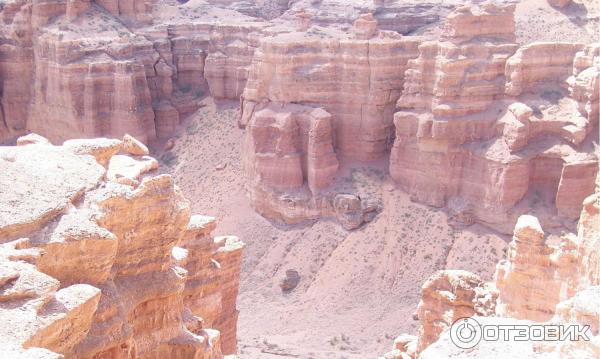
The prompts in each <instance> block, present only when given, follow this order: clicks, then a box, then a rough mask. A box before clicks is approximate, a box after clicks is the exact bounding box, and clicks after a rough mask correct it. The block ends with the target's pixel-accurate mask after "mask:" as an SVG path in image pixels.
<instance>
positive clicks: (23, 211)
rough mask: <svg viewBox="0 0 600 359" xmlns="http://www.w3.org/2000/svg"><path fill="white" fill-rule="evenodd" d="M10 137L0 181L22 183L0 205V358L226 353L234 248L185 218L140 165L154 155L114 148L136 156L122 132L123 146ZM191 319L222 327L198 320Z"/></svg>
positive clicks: (177, 197)
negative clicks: (12, 139) (12, 140)
mask: <svg viewBox="0 0 600 359" xmlns="http://www.w3.org/2000/svg"><path fill="white" fill-rule="evenodd" d="M18 142H19V146H18V147H3V148H1V149H0V168H1V169H2V173H3V174H6V175H3V176H0V182H2V181H11V182H12V181H16V183H19V184H20V185H18V186H11V187H12V190H11V191H3V192H2V197H3V198H2V201H0V202H1V203H2V204H3V206H0V213H1V214H2V215H1V216H0V218H2V221H0V243H3V244H2V245H0V247H1V248H0V285H2V290H1V291H0V302H1V303H2V310H0V322H1V323H4V324H5V325H1V326H0V328H2V329H0V336H1V337H2V338H3V340H4V343H5V345H4V346H3V348H2V349H0V353H2V356H6V355H8V356H7V357H17V356H18V355H33V353H34V352H32V350H33V351H36V350H37V351H39V352H40V353H44V355H46V357H49V358H50V357H53V356H52V355H51V354H52V353H54V354H56V355H58V354H62V355H64V356H65V357H72V358H75V357H76V358H92V357H94V358H98V357H111V358H113V357H128V358H141V357H144V358H162V357H167V356H168V357H172V358H192V357H194V358H206V359H208V358H217V357H221V356H222V353H234V352H235V351H236V322H237V309H236V297H237V290H238V285H239V272H240V264H241V252H242V248H243V243H242V242H240V241H239V240H237V239H236V238H235V237H224V238H215V239H213V238H212V237H211V236H210V232H211V231H212V229H214V227H215V223H214V220H212V219H210V220H205V219H204V218H205V217H201V216H192V217H191V218H190V212H189V211H190V210H189V203H188V202H187V201H186V200H185V198H183V196H182V195H181V193H180V191H179V189H178V188H177V186H175V184H174V183H173V180H172V178H171V176H169V175H155V174H153V173H152V172H153V170H154V169H155V168H156V166H146V165H144V164H145V163H146V162H150V163H152V162H153V163H155V162H156V161H155V160H154V159H151V158H149V157H147V156H144V157H142V158H141V159H139V158H138V159H137V160H134V159H132V158H131V157H128V156H126V155H117V154H116V153H117V152H118V151H119V150H120V149H121V148H123V149H125V150H127V151H130V152H135V153H136V154H140V153H145V151H143V148H142V146H143V145H141V144H140V143H138V141H137V140H136V139H135V138H131V137H130V136H127V137H126V141H124V142H125V144H123V143H122V142H121V141H115V140H107V139H93V140H71V141H67V143H66V144H65V145H63V146H52V145H51V144H50V143H49V142H48V141H47V140H46V139H44V138H42V137H40V136H32V135H30V136H27V138H23V139H20V140H19V141H18ZM122 146H123V147H122ZM125 159H130V160H131V161H134V163H133V164H132V163H129V162H127V161H126V160H125ZM135 161H138V162H135ZM123 163H125V164H124V165H122V164H123ZM137 163H141V165H137ZM40 167H46V170H44V171H39V168H40ZM124 178H127V181H125V180H123V179H124ZM0 185H1V186H2V188H8V187H9V185H8V183H0ZM21 186H26V188H27V191H23V188H25V187H23V188H21ZM9 203H14V204H18V205H9ZM182 253H183V254H182ZM184 268H185V269H184ZM81 283H84V284H81ZM213 302H214V303H216V304H217V305H214V306H210V305H206V304H207V303H213ZM199 315H202V317H204V318H206V319H205V320H204V325H206V326H213V327H216V328H218V329H219V330H220V331H221V333H222V334H219V331H216V330H211V329H208V328H207V327H202V325H198V323H202V322H203V320H202V319H201V318H200V317H199ZM7 323H13V324H10V325H6V324H7ZM15 324H16V325H15ZM31 348H33V349H31ZM41 348H44V349H46V351H43V350H42V349H41ZM5 354H6V355H5Z"/></svg>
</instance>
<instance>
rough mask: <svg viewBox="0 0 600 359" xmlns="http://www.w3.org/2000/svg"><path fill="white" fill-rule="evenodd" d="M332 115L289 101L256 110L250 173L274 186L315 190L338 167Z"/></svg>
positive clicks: (250, 139)
mask: <svg viewBox="0 0 600 359" xmlns="http://www.w3.org/2000/svg"><path fill="white" fill-rule="evenodd" d="M332 136H333V133H332V128H331V115H330V114H329V113H327V112H326V111H324V110H322V109H320V108H309V107H302V106H297V105H296V106H294V105H288V106H286V107H283V108H281V109H280V108H277V106H269V107H266V108H264V109H262V110H260V111H256V112H255V113H254V116H253V117H252V119H251V120H250V123H249V125H248V145H249V148H250V151H249V152H247V156H248V157H247V158H246V159H244V162H245V163H246V164H247V166H248V167H249V168H248V173H249V174H250V175H252V174H253V175H254V176H256V179H255V180H254V182H256V181H258V182H259V183H260V184H264V185H265V186H267V187H271V188H273V189H274V190H286V189H294V188H298V187H301V186H302V185H303V184H304V183H305V182H306V183H307V185H308V187H309V188H310V190H311V191H312V192H313V193H314V194H316V193H318V191H319V190H321V189H323V188H326V187H327V186H328V185H329V183H330V182H331V180H332V179H333V177H334V175H335V173H336V172H337V169H338V161H337V157H336V155H335V152H334V151H333V137H332Z"/></svg>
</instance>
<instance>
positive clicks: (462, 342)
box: [450, 318, 481, 349]
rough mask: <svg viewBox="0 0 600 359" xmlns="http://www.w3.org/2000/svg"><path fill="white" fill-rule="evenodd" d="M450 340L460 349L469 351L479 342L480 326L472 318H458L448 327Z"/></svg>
mask: <svg viewBox="0 0 600 359" xmlns="http://www.w3.org/2000/svg"><path fill="white" fill-rule="evenodd" d="M450 339H451V340H452V343H454V345H456V346H457V347H459V348H461V349H471V348H473V347H475V346H476V345H477V344H478V343H479V341H480V340H481V325H479V323H478V322H477V321H476V320H475V319H473V318H460V319H458V320H457V321H455V322H454V323H453V324H452V327H450Z"/></svg>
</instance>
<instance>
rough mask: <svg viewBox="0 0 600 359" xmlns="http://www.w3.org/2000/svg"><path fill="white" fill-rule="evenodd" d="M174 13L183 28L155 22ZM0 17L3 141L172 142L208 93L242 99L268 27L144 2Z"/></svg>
mask: <svg viewBox="0 0 600 359" xmlns="http://www.w3.org/2000/svg"><path fill="white" fill-rule="evenodd" d="M209 6H210V5H205V6H201V7H200V8H199V9H196V11H201V12H202V11H205V9H206V8H207V7H209ZM107 11H108V13H107ZM173 11H175V12H179V16H180V17H181V18H189V20H190V21H189V22H186V23H181V22H180V21H174V19H175V18H173V17H170V18H166V17H162V16H161V15H162V12H165V13H170V12H173ZM0 16H1V17H2V19H3V22H4V26H3V28H2V29H1V30H0V38H1V39H2V43H3V46H2V49H0V54H1V55H2V56H1V58H2V60H0V78H1V79H2V87H1V91H0V104H1V106H2V111H0V141H6V140H9V139H11V138H13V137H15V136H17V135H20V134H23V133H25V132H27V131H28V130H29V131H36V132H38V133H42V134H43V135H45V136H46V137H48V138H50V139H51V140H53V141H58V142H62V141H64V140H66V139H69V138H76V137H88V138H90V137H98V136H108V137H120V136H123V135H124V134H125V133H131V134H133V135H135V136H136V137H138V138H140V139H141V140H143V141H145V142H147V141H151V140H154V139H156V138H157V137H159V138H164V137H169V136H171V135H172V134H173V133H174V131H175V129H176V127H177V126H178V125H179V124H180V122H181V120H182V119H183V118H184V117H186V116H188V115H190V114H191V113H193V112H194V111H195V110H196V109H197V108H198V103H197V100H198V99H199V98H201V97H203V96H205V94H208V93H210V94H211V95H212V96H214V97H215V98H226V99H238V98H239V96H240V94H241V93H242V91H243V88H244V86H245V82H246V78H247V67H248V66H249V65H250V62H251V58H252V55H253V52H254V48H255V47H256V46H257V45H258V44H257V41H258V40H257V39H256V34H257V33H260V31H261V30H262V28H263V27H264V26H265V24H264V23H262V22H259V21H255V20H256V19H250V18H245V17H243V16H242V15H241V14H239V13H235V12H234V13H233V16H234V18H235V19H237V21H235V20H234V21H232V23H231V24H230V23H228V22H224V23H221V24H214V22H213V21H212V20H211V19H210V17H209V16H204V17H199V16H197V15H195V14H188V10H187V9H186V8H184V7H177V6H175V5H173V4H160V3H156V4H150V3H147V2H143V1H142V2H135V1H134V2H122V1H113V2H111V1H100V2H89V1H87V2H86V1H70V0H69V1H58V2H52V3H49V2H41V3H40V2H33V3H32V2H30V1H17V2H12V3H10V4H9V5H8V6H5V7H3V8H2V9H1V10H0ZM31 84H33V85H31Z"/></svg>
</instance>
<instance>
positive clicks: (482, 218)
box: [390, 2, 598, 232]
mask: <svg viewBox="0 0 600 359" xmlns="http://www.w3.org/2000/svg"><path fill="white" fill-rule="evenodd" d="M514 29H515V22H514V5H495V4H493V3H490V2H486V3H483V4H481V5H480V6H477V7H462V8H458V9H457V10H455V11H454V12H453V13H452V14H450V15H449V16H448V19H447V21H446V23H445V26H444V27H443V29H442V34H441V36H440V41H437V42H425V43H423V44H422V45H420V46H419V53H420V54H419V57H418V58H416V59H414V60H411V61H410V62H409V69H408V70H407V71H406V75H405V85H404V90H403V93H402V96H401V97H400V99H399V100H398V107H399V108H400V109H401V111H399V112H397V113H396V114H395V115H394V124H395V130H396V136H395V142H394V146H393V148H392V150H391V157H390V174H391V176H392V178H394V180H395V181H396V182H397V183H398V184H399V185H400V187H401V188H402V189H404V190H406V191H408V192H409V193H410V194H411V196H412V198H414V199H415V200H418V201H420V202H424V203H427V204H429V205H433V206H448V207H449V209H450V211H451V212H456V214H460V217H462V218H470V219H469V220H468V222H469V223H470V222H472V221H479V222H482V223H485V224H487V225H490V226H492V227H494V228H496V229H499V230H501V231H505V232H509V231H510V228H511V227H512V226H513V224H514V222H515V221H516V217H517V216H516V212H518V211H520V210H519V209H515V207H519V208H521V207H527V206H531V205H535V203H534V202H537V201H543V202H544V203H545V206H547V207H550V208H554V213H557V214H558V215H560V216H564V217H567V218H571V219H575V218H577V216H578V214H579V212H580V210H581V202H582V200H583V199H584V198H585V197H586V196H587V195H589V194H590V193H592V191H593V186H594V179H595V177H596V173H597V158H596V157H595V156H594V155H593V146H592V145H591V142H592V141H593V139H594V138H596V136H597V134H596V132H597V131H594V129H597V125H598V119H597V118H590V117H589V116H588V114H587V112H580V111H578V110H577V109H578V108H579V109H582V108H589V109H590V111H592V109H593V108H594V106H593V102H594V101H595V100H591V97H590V96H589V95H583V94H584V93H586V94H591V93H595V91H597V90H596V88H597V86H598V85H597V83H596V82H595V80H592V79H591V78H592V77H593V75H592V73H595V69H592V70H590V71H588V72H587V74H588V75H587V76H585V75H582V78H581V79H580V80H579V83H580V84H581V86H582V87H585V88H586V90H583V89H581V90H574V89H573V90H571V92H572V93H575V92H576V93H577V94H581V95H575V96H573V97H569V96H565V95H567V89H568V87H569V83H571V84H573V85H571V87H572V88H573V86H575V85H574V84H575V83H576V82H577V81H575V80H574V79H572V80H570V82H569V81H568V78H569V75H570V74H571V72H572V71H573V70H572V69H573V68H574V66H573V64H574V58H575V57H578V58H579V59H580V60H578V61H576V63H577V64H576V67H575V70H574V71H575V73H577V74H579V73H581V71H582V70H581V68H582V67H584V66H586V65H587V66H589V67H594V65H593V60H591V59H590V57H591V56H593V55H592V54H593V53H594V50H592V48H591V47H590V48H586V50H584V52H581V53H578V51H579V50H581V49H582V45H573V44H547V43H535V44H530V45H527V46H524V47H522V48H518V46H517V45H516V44H515V43H514V41H515V37H514ZM550 52H551V53H552V56H548V55H547V54H548V53H550ZM576 53H578V55H576ZM584 71H587V70H584ZM584 76H585V77H584ZM541 84H543V85H544V86H546V88H548V87H549V89H547V90H544V91H542V92H541V93H540V91H538V92H537V93H536V94H535V95H532V94H531V93H530V92H531V91H532V90H533V89H536V90H539V88H540V86H541ZM584 84H585V85H584ZM514 96H518V97H517V98H515V97H514ZM578 98H579V99H580V100H578ZM582 102H583V103H584V104H581V103H582Z"/></svg>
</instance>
